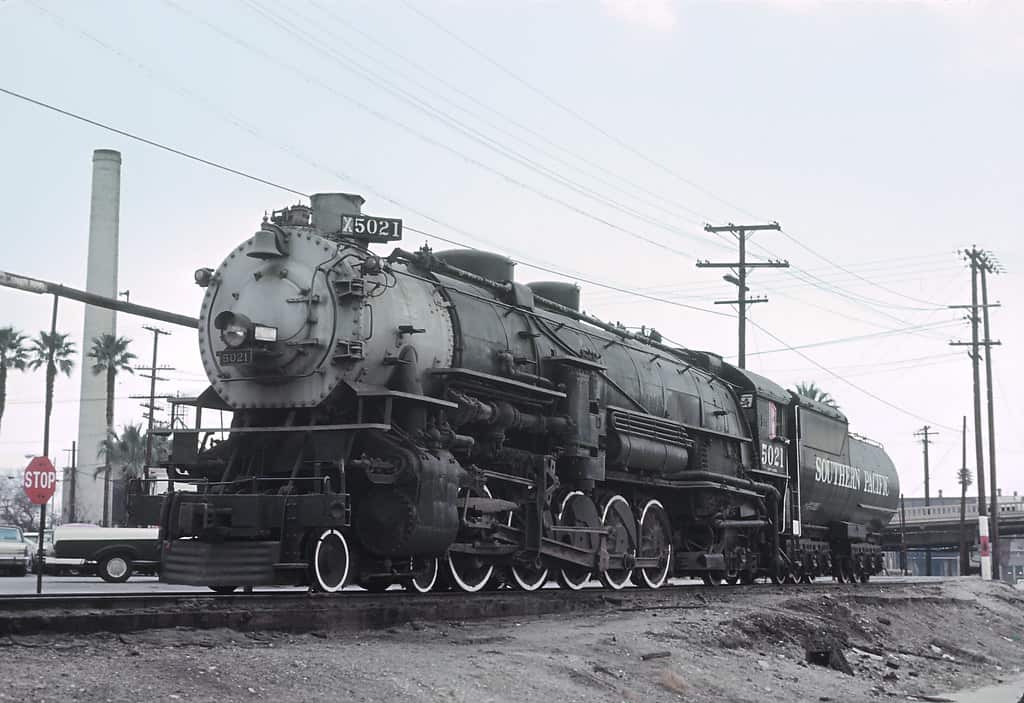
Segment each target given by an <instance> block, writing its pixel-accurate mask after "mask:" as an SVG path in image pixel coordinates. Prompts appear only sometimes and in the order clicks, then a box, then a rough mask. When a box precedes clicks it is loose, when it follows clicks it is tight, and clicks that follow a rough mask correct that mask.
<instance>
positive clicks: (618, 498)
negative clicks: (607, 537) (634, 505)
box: [601, 494, 636, 591]
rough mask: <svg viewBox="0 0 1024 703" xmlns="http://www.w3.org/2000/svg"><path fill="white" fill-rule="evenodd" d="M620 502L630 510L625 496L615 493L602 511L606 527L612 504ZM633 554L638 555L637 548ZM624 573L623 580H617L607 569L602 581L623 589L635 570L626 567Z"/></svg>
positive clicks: (613, 587) (614, 588) (611, 587)
mask: <svg viewBox="0 0 1024 703" xmlns="http://www.w3.org/2000/svg"><path fill="white" fill-rule="evenodd" d="M618 502H621V503H622V504H623V505H625V506H626V509H627V510H629V502H628V501H627V500H626V499H625V498H623V497H622V496H621V495H618V494H615V495H613V496H612V497H611V498H610V499H609V500H608V502H607V503H605V505H604V510H602V511H601V525H602V526H604V527H607V526H608V512H609V511H610V510H611V508H612V506H613V505H615V503H618ZM633 556H636V550H635V549H634V550H633ZM622 573H623V577H622V581H621V582H620V581H616V580H615V579H614V578H613V577H612V575H611V573H610V572H608V571H605V572H604V573H602V574H601V583H603V584H604V585H605V586H607V587H608V588H610V589H612V590H613V591H621V590H622V589H623V588H625V587H626V584H627V583H629V578H630V576H631V575H632V573H633V572H632V571H631V570H629V569H625V570H623V572H622Z"/></svg>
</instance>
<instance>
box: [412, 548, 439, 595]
mask: <svg viewBox="0 0 1024 703" xmlns="http://www.w3.org/2000/svg"><path fill="white" fill-rule="evenodd" d="M427 564H428V565H429V566H428V569H427V572H426V573H427V574H429V575H430V579H429V580H428V582H427V584H426V585H425V586H424V585H423V584H422V583H421V582H420V580H419V578H414V579H412V587H413V588H415V589H416V590H417V591H418V592H420V593H429V592H430V591H431V590H433V588H434V584H436V583H437V572H438V571H439V570H440V565H439V563H438V561H437V557H433V558H432V559H428V560H427ZM420 578H422V577H420Z"/></svg>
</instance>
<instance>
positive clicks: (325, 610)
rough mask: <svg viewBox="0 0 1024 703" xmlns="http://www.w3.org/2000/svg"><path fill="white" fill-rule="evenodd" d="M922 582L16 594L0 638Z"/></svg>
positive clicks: (350, 626) (705, 602) (655, 602)
mask: <svg viewBox="0 0 1024 703" xmlns="http://www.w3.org/2000/svg"><path fill="white" fill-rule="evenodd" d="M921 583H922V582H920V581H890V582H886V581H879V582H874V583H871V584H868V585H850V584H846V585H843V584H836V583H832V582H819V583H814V584H805V585H790V586H770V585H757V584H755V585H751V586H726V587H708V586H676V587H668V588H661V589H658V590H653V591H652V590H645V589H640V588H628V589H624V590H621V591H609V590H604V589H600V588H592V589H591V588H588V589H584V590H582V591H569V590H561V589H546V590H542V591H536V592H524V591H516V590H499V591H492V592H486V593H476V594H472V595H469V594H465V593H461V592H457V591H450V592H439V593H429V594H417V593H407V592H404V591H388V592H385V593H382V594H373V593H366V592H362V591H350V592H345V593H342V594H324V593H307V592H301V591H257V592H255V593H251V594H241V593H240V594H230V595H218V594H215V593H209V594H207V593H202V592H194V591H192V592H177V593H174V592H168V593H120V594H115V593H105V594H83V595H62V594H52V595H14V596H5V597H0V636H3V635H25V634H40V633H47V634H64V633H77V634H84V633H90V632H102V631H107V632H130V631H136V630H146V629H158V628H168V627H194V628H201V629H207V628H217V627H226V628H233V629H237V630H292V631H322V630H360V629H374V628H382V627H389V626H392V625H396V624H401V623H406V622H410V621H420V622H431V621H460V620H467V621H468V620H483V619H489V618H502V617H536V616H543V615H552V614H568V613H574V612H583V611H590V612H592V611H597V610H609V611H612V610H645V609H652V610H653V609H667V610H670V609H674V608H703V607H707V606H709V605H714V604H715V603H727V602H730V601H733V600H736V599H737V598H744V597H746V596H749V595H750V594H752V593H759V594H778V595H779V596H780V597H785V596H788V595H796V594H798V593H807V592H808V591H826V592H827V591H836V592H840V593H864V594H878V593H884V592H887V591H891V590H902V589H903V588H907V587H911V586H920V585H921Z"/></svg>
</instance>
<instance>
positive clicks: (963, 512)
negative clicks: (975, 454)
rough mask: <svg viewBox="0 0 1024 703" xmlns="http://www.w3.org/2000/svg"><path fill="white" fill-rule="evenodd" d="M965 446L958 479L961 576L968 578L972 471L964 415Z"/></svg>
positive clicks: (962, 440)
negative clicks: (968, 465)
mask: <svg viewBox="0 0 1024 703" xmlns="http://www.w3.org/2000/svg"><path fill="white" fill-rule="evenodd" d="M960 439H961V442H962V445H963V458H962V463H961V464H960V466H961V468H960V471H958V472H957V473H958V474H959V476H958V477H957V478H958V479H959V480H960V575H961V576H966V575H967V572H968V571H969V570H970V568H971V555H970V552H968V551H967V487H968V486H969V485H971V470H970V469H968V468H967V416H966V415H964V428H963V430H961V432H960Z"/></svg>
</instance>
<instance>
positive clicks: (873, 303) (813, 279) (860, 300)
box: [30, 0, 920, 324]
mask: <svg viewBox="0 0 1024 703" xmlns="http://www.w3.org/2000/svg"><path fill="white" fill-rule="evenodd" d="M167 2H168V4H170V5H171V6H172V7H175V8H176V9H178V10H179V11H181V12H184V13H185V14H189V15H191V13H188V12H187V11H185V10H184V9H183V8H180V7H178V6H176V5H174V4H173V3H171V2H170V1H169V0H167ZM30 4H31V3H30ZM250 4H251V5H252V4H253V3H250ZM33 6H34V5H33ZM36 9H37V10H39V11H40V12H43V13H45V14H47V15H49V16H51V17H52V18H54V19H55V20H56V21H58V22H60V23H61V24H66V23H65V22H64V21H63V20H61V19H60V18H59V17H57V16H55V15H53V14H52V13H50V12H48V11H46V10H45V9H44V8H41V7H36ZM256 9H257V11H258V12H261V14H263V15H264V17H266V16H267V14H266V13H268V12H269V11H267V10H265V9H262V10H261V9H260V7H259V6H256ZM191 16H192V17H193V18H195V19H197V20H198V21H200V22H203V23H205V24H206V25H207V26H208V27H210V28H211V29H213V30H214V31H217V32H218V33H221V34H222V36H226V37H228V38H229V39H232V40H233V41H235V42H236V43H239V44H241V45H242V46H243V48H247V49H249V50H250V51H254V52H256V53H260V54H262V55H263V56H264V58H266V59H267V60H270V61H275V59H273V57H270V56H269V55H268V54H266V52H261V51H259V50H257V49H255V48H253V47H252V45H251V44H247V43H245V42H243V41H242V40H239V39H237V38H236V37H232V35H230V34H229V33H227V32H226V31H225V30H222V29H219V28H217V27H215V26H214V25H212V24H211V23H209V22H206V21H205V20H202V19H201V18H196V17H195V15H191ZM276 17H277V20H276V21H275V26H276V25H279V24H280V23H281V22H282V21H285V22H286V20H283V18H280V16H276ZM272 19H273V18H272ZM77 29H78V32H79V33H80V34H82V35H83V36H85V37H86V38H89V39H91V40H92V41H94V42H96V43H98V44H99V45H101V46H103V47H104V48H106V49H108V50H110V51H113V52H114V53H117V54H118V55H119V56H121V57H122V58H127V57H126V55H125V54H124V53H123V52H121V51H119V50H118V49H116V48H113V47H111V46H110V45H108V44H106V43H104V42H102V41H101V40H99V39H97V38H96V37H94V36H92V35H90V34H88V33H87V32H84V30H81V29H80V28H77ZM292 34H293V35H295V34H296V33H295V32H294V31H293V32H292ZM297 37H298V38H299V39H300V40H301V41H304V42H305V43H307V44H309V43H310V41H309V39H308V37H306V36H305V35H302V34H299V35H297ZM321 46H322V45H321ZM322 51H327V52H330V53H333V54H335V56H336V55H337V52H336V50H335V49H327V50H322ZM347 60H348V62H351V59H347ZM134 63H136V64H137V65H138V66H139V67H140V68H143V69H144V70H147V71H148V72H149V73H151V74H152V73H153V71H152V69H149V68H148V67H146V66H145V65H144V64H142V63H141V62H138V61H134ZM277 63H278V65H286V64H282V63H281V62H280V61H277ZM342 65H343V66H344V67H346V68H349V66H348V65H347V64H346V63H342ZM286 67H287V65H286ZM290 68H291V69H292V70H293V71H295V70H296V69H295V68H294V67H290ZM362 70H364V72H365V71H366V70H367V69H365V68H363V69H362ZM372 75H373V74H372V72H371V76H372ZM303 77H305V76H303ZM307 80H309V79H308V77H307ZM368 80H371V81H372V80H373V78H372V77H371V78H369V79H368ZM178 90H179V91H184V92H189V91H187V89H184V88H182V87H180V86H178ZM394 90H398V91H400V92H402V93H403V94H404V95H406V96H407V95H408V93H406V92H405V91H403V90H402V89H401V88H394V87H392V92H394ZM192 95H193V96H194V94H192ZM341 97H345V98H346V99H349V100H351V98H348V96H344V95H342V96H341ZM412 99H413V100H416V101H417V102H418V103H419V104H418V105H417V107H419V108H420V109H426V110H432V111H433V112H435V113H436V112H437V111H436V109H434V108H432V107H430V106H429V105H426V107H425V108H424V104H423V103H422V101H419V100H418V99H417V98H412ZM202 101H203V102H204V104H206V105H207V106H209V101H206V100H202ZM478 102H479V101H478ZM363 107H364V108H365V106H363ZM428 114H430V113H429V112H428ZM377 116H378V117H381V116H380V115H379V114H377ZM432 116H435V117H436V116H437V115H436V114H435V115H432ZM230 119H231V121H232V122H233V123H234V124H236V125H237V126H240V127H242V128H244V129H247V131H250V132H251V133H253V134H254V135H256V136H260V135H259V134H258V132H256V131H255V130H253V129H252V128H251V127H245V126H244V125H243V124H242V123H241V121H240V120H238V119H237V118H230ZM392 122H393V123H395V124H399V123H397V122H395V121H392ZM400 126H402V125H400ZM492 126H493V123H492ZM462 127H464V125H462ZM405 128H407V129H410V128H408V127H407V126H405ZM460 129H461V127H460ZM463 131H465V130H463ZM473 131H475V130H473ZM505 133H506V134H507V132H505ZM477 134H479V133H477ZM418 136H420V137H421V138H424V139H426V140H427V141H428V142H430V143H433V144H435V145H436V146H439V147H441V148H446V149H448V150H450V151H454V152H456V153H459V154H460V155H462V156H463V157H464V158H465V155H464V154H461V152H457V150H453V149H452V148H451V147H448V146H447V145H444V144H440V143H438V142H436V140H431V139H430V138H429V137H425V136H424V135H422V134H418ZM488 140H489V141H490V142H491V144H490V145H489V146H491V147H492V148H496V150H498V151H499V153H502V150H505V149H504V147H502V146H501V145H500V144H495V143H494V142H493V140H490V139H489V138H488ZM278 146H280V145H278ZM285 150H286V151H289V152H290V153H292V154H293V155H296V156H297V154H296V153H295V151H294V150H290V149H287V148H286V149H285ZM505 151H507V150H505ZM504 155H506V156H507V153H506V154H504ZM300 158H301V157H300ZM306 161H307V162H309V160H308V159H306ZM477 165H481V166H482V167H484V168H490V167H487V166H486V165H483V164H479V163H478V164H477ZM492 170H493V169H492ZM501 175H502V176H503V177H504V174H501ZM549 175H550V172H549ZM555 177H556V179H557V178H560V177H559V176H557V174H556V175H555ZM348 178H349V180H354V179H351V177H348ZM518 184H519V185H521V186H522V187H525V188H527V189H528V190H531V191H533V192H535V193H537V194H538V195H541V197H548V196H547V194H544V193H542V192H540V191H537V190H536V189H533V188H532V187H530V186H528V185H526V184H522V183H518ZM591 192H593V191H591ZM386 199H387V198H386ZM389 200H390V199H389ZM605 200H608V199H606V198H602V202H604V201H605ZM562 204H564V205H566V206H567V207H570V208H573V207H574V206H572V205H571V204H568V203H564V201H562ZM576 211H577V212H581V211H580V210H579V209H576ZM627 212H629V213H631V214H634V215H635V216H639V217H641V218H642V219H643V218H644V217H645V216H643V215H640V214H639V213H636V212H635V211H633V210H630V209H627ZM419 214H420V215H421V216H426V215H424V214H423V213H419ZM582 214H585V215H587V216H589V214H588V213H582ZM426 217H427V218H428V219H431V220H432V221H434V220H433V218H430V217H429V216H426ZM598 219H600V220H601V221H602V222H606V221H605V220H603V218H598ZM647 219H648V221H652V220H650V219H649V218H647ZM606 223H607V222H606ZM439 224H440V223H439ZM655 224H658V225H659V226H664V223H657V222H656V221H655ZM610 226H612V227H617V225H610ZM620 229H623V228H620ZM672 231H673V232H675V233H677V234H682V233H681V232H680V231H679V230H675V229H672ZM634 235H636V236H639V237H640V238H641V239H642V240H643V241H647V242H649V243H655V242H654V240H650V239H649V238H644V237H643V236H642V235H637V233H633V234H632V235H631V236H634ZM686 236H689V235H686ZM787 236H789V237H791V238H792V235H788V234H787ZM794 241H795V239H794ZM797 243H798V244H800V245H801V246H803V247H804V248H806V249H808V250H809V251H811V252H812V253H814V254H815V255H816V256H819V258H823V259H824V257H822V256H821V255H820V254H818V253H817V252H814V251H813V250H812V249H810V248H809V247H807V246H806V245H803V244H802V243H800V242H797ZM656 246H661V247H662V248H668V249H669V250H671V251H673V252H674V253H681V252H679V251H678V250H674V249H672V248H671V247H667V245H663V244H662V243H656ZM824 260H826V261H828V262H829V263H830V264H832V262H831V261H830V260H828V259H824ZM833 265H835V266H837V267H839V265H838V264H833ZM839 268H842V267H839ZM798 271H799V269H798ZM801 273H803V278H801V277H800V276H799V275H798V274H795V273H791V275H793V276H794V278H796V279H797V280H798V281H800V282H801V283H803V284H806V283H810V284H811V285H813V286H815V287H819V288H821V289H822V290H824V291H826V292H829V293H832V294H837V295H840V296H842V297H845V298H847V299H849V300H851V301H852V302H854V303H857V304H859V305H862V306H865V307H868V306H870V309H871V311H872V312H880V309H879V308H880V307H906V306H895V305H892V304H891V303H886V302H883V301H877V300H872V299H869V298H865V297H863V296H857V295H855V294H851V293H849V292H847V291H843V290H842V289H839V288H838V287H837V286H835V285H834V284H833V285H829V284H828V283H827V282H825V281H823V280H822V279H820V278H818V277H817V276H815V275H814V274H811V273H810V272H801ZM808 278H809V279H810V280H808ZM860 278H861V280H863V281H865V282H866V283H869V284H872V285H876V284H875V283H874V282H872V281H870V280H869V279H867V278H864V277H863V276H861V277H860ZM878 287H881V286H878ZM769 290H771V289H769ZM908 309H920V308H908ZM882 314H883V315H885V316H886V317H889V318H890V319H893V320H896V321H898V322H900V323H901V324H908V323H907V322H906V321H905V320H902V319H900V318H897V317H896V316H894V315H889V314H887V313H884V312H882Z"/></svg>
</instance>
